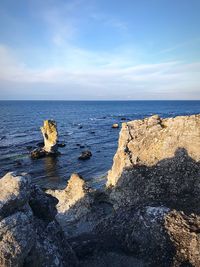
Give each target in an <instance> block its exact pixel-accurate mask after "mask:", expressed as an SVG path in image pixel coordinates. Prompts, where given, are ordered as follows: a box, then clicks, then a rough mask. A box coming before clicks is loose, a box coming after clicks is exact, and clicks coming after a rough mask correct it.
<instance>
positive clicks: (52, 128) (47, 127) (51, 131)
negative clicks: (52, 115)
mask: <svg viewBox="0 0 200 267" xmlns="http://www.w3.org/2000/svg"><path fill="white" fill-rule="evenodd" d="M41 132H42V134H43V138H44V143H43V142H40V143H38V146H39V148H36V149H34V150H33V151H32V152H31V158H32V159H39V158H43V157H45V156H56V155H58V154H59V152H58V146H59V145H58V132H57V125H56V122H55V121H52V120H46V121H44V125H43V126H42V127H41ZM43 145H44V146H43ZM60 145H61V144H60ZM61 146H62V147H63V144H62V145H61Z"/></svg>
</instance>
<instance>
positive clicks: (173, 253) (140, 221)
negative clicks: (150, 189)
mask: <svg viewBox="0 0 200 267" xmlns="http://www.w3.org/2000/svg"><path fill="white" fill-rule="evenodd" d="M199 230H200V216H197V215H194V214H191V215H185V214H184V213H183V212H179V211H176V210H170V209H168V208H166V207H150V206H147V207H143V208H140V209H137V210H136V209H130V208H129V209H119V210H118V212H117V213H116V214H113V215H112V216H110V218H108V219H107V220H105V221H103V222H102V223H100V224H99V225H98V227H97V229H96V231H97V233H98V234H99V237H100V238H101V242H102V243H103V244H106V245H107V247H108V248H109V247H112V248H113V247H114V246H116V244H118V246H120V248H121V249H122V250H123V251H126V253H127V254H129V255H131V254H132V255H137V257H139V258H141V259H143V260H144V261H145V262H146V266H152V267H154V266H163V267H165V266H166V267H167V266H168V267H170V266H177V267H178V266H196V267H198V266H200V250H199V246H200V233H199ZM104 246H105V245H104ZM118 249H119V248H118Z"/></svg>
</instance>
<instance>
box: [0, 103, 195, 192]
mask: <svg viewBox="0 0 200 267" xmlns="http://www.w3.org/2000/svg"><path fill="white" fill-rule="evenodd" d="M198 113H200V101H0V177H2V176H3V175H5V174H6V173H7V172H10V171H15V172H17V173H22V172H23V173H28V174H29V175H30V177H31V180H32V182H33V183H36V184H38V185H40V186H41V187H42V188H53V189H56V188H64V187H65V186H66V184H67V180H68V179H69V177H70V175H71V174H72V173H73V172H76V173H79V174H80V175H81V176H82V177H83V178H84V179H85V180H86V181H87V182H88V183H90V184H91V185H92V186H94V187H98V186H102V184H103V183H105V178H106V174H107V172H108V170H109V169H110V168H111V166H112V161H113V156H114V154H115V152H116V149H117V146H118V137H119V132H120V127H119V129H113V128H112V124H114V123H118V124H119V125H120V126H121V124H122V123H123V122H126V121H130V120H136V119H143V118H145V117H149V116H151V115H154V114H158V115H159V116H160V117H163V118H166V117H175V116H177V115H190V114H198ZM47 119H52V120H55V121H56V122H57V127H58V133H59V141H60V142H62V143H64V144H65V145H66V146H65V147H63V148H59V151H60V152H61V154H60V155H59V156H58V157H56V158H52V157H45V158H41V159H37V160H32V159H31V158H30V152H31V150H33V149H34V148H36V147H38V146H39V145H40V144H41V142H42V141H43V138H42V134H41V131H40V127H41V126H42V125H43V121H44V120H47ZM85 150H90V151H91V152H92V157H91V158H90V159H88V160H85V161H81V160H79V159H78V157H79V155H80V154H81V152H82V151H85Z"/></svg>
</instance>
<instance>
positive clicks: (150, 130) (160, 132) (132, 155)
mask: <svg viewBox="0 0 200 267" xmlns="http://www.w3.org/2000/svg"><path fill="white" fill-rule="evenodd" d="M191 140H192V142H191ZM199 147H200V115H192V116H178V117H176V118H169V119H161V118H159V116H157V115H154V116H152V117H150V118H147V119H144V120H135V121H130V122H127V123H123V124H122V129H121V132H120V137H119V144H118V149H117V153H116V154H115V157H114V160H113V166H112V169H111V171H109V173H108V182H107V186H115V185H116V184H117V182H118V181H119V179H120V176H121V174H122V172H123V170H124V169H125V168H129V167H130V168H133V167H134V166H137V165H145V166H154V165H155V164H157V163H158V162H159V161H161V160H163V159H166V158H172V157H173V156H174V154H175V152H176V150H177V149H178V148H184V149H185V150H187V153H188V155H189V156H190V157H191V158H192V159H194V160H195V161H199V160H200V150H199Z"/></svg>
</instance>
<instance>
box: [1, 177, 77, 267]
mask: <svg viewBox="0 0 200 267" xmlns="http://www.w3.org/2000/svg"><path fill="white" fill-rule="evenodd" d="M0 196H1V197H0V266H2V267H18V266H19V267H20V266H38V267H40V266H41V267H42V266H76V264H77V260H76V257H75V254H74V253H73V251H72V249H71V248H70V247H69V245H68V243H67V241H66V238H65V236H64V233H63V232H62V229H61V228H60V226H59V225H58V223H57V222H56V221H55V220H54V218H55V215H56V213H57V211H56V208H55V205H56V204H57V202H58V201H57V200H56V199H55V198H54V197H52V196H49V195H47V194H45V193H44V192H43V191H42V190H41V189H39V188H38V187H36V186H31V185H30V181H29V178H28V177H27V176H25V175H21V176H16V175H15V174H14V173H8V174H7V175H6V176H4V177H3V178H2V179H0Z"/></svg>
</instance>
